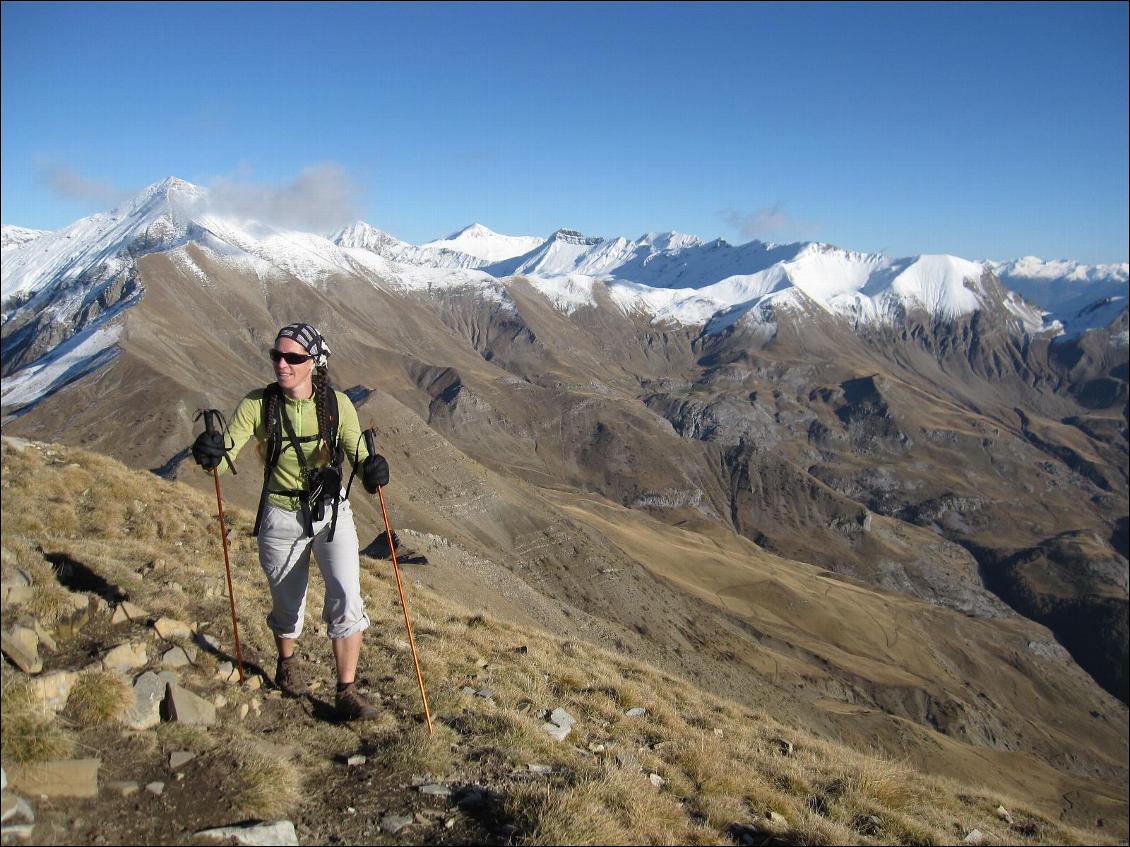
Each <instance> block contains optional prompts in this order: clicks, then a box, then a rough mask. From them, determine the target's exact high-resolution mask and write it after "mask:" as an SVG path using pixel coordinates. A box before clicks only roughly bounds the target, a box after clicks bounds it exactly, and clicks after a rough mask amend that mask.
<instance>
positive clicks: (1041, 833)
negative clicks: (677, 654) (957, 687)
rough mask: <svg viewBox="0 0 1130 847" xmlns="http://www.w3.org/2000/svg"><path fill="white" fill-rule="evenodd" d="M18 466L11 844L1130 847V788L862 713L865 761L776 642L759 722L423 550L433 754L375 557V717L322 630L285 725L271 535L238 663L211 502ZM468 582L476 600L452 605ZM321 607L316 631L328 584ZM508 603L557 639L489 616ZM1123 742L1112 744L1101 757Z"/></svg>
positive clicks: (245, 574)
mask: <svg viewBox="0 0 1130 847" xmlns="http://www.w3.org/2000/svg"><path fill="white" fill-rule="evenodd" d="M2 451H3V452H2V467H3V474H2V480H0V486H2V487H3V491H4V500H5V504H6V509H7V510H10V511H8V513H7V516H6V519H5V521H4V523H3V526H2V527H0V576H2V579H0V591H2V595H0V603H2V605H3V609H4V633H3V652H4V655H5V662H4V663H3V665H2V667H0V681H2V685H3V694H4V721H3V725H2V726H0V740H2V743H3V781H4V784H3V803H4V806H3V808H4V817H3V837H4V840H5V841H6V842H8V841H16V840H17V839H19V840H23V841H29V840H30V841H31V842H33V843H37V844H101V843H127V844H183V843H193V844H200V843H214V842H221V843H232V842H233V840H236V839H238V840H239V842H240V843H272V844H297V843H305V844H311V843H312V844H329V843H375V844H390V843H428V844H465V843H477V844H507V843H557V844H617V843H632V842H638V841H647V842H648V843H662V844H670V843H709V844H764V843H774V844H808V843H855V842H857V841H859V840H860V839H862V838H866V839H868V842H869V843H880V844H887V843H891V844H898V843H909V842H916V843H919V842H925V843H947V842H951V841H965V842H977V841H979V840H982V841H983V840H992V841H1009V842H1014V843H1024V844H1081V843H1108V842H1110V843H1115V842H1117V841H1118V839H1125V836H1126V825H1125V806H1126V803H1125V796H1124V791H1123V792H1121V796H1119V792H1118V790H1117V788H1116V787H1114V788H1113V790H1112V787H1110V786H1108V783H1107V782H1106V781H1105V780H1104V779H1101V778H1095V777H1094V776H1072V775H1070V774H1065V773H1063V772H1062V769H1057V768H1053V767H1051V766H1049V765H1047V764H1045V763H1043V762H1041V761H1040V760H1039V759H1036V758H1033V757H1031V756H1029V755H1028V754H1025V753H1006V752H1002V751H995V750H991V749H990V750H986V749H983V748H979V747H975V746H972V745H969V744H965V743H962V742H959V741H955V740H952V739H946V740H945V743H944V744H942V745H937V744H933V743H918V741H915V742H911V741H910V739H918V740H921V741H924V742H925V741H927V740H928V739H929V738H930V737H931V736H933V735H934V733H933V732H931V731H929V730H925V729H920V728H918V727H917V726H916V725H915V724H914V723H913V722H909V723H907V722H903V726H902V727H901V729H900V730H899V733H900V735H901V737H902V738H903V743H904V744H907V752H906V754H905V755H900V756H899V761H895V760H893V759H892V758H888V757H884V756H877V755H876V754H875V750H874V749H873V747H872V743H871V739H870V738H869V737H868V736H869V734H870V733H869V732H867V731H866V730H867V728H868V727H869V726H871V727H873V726H879V727H881V726H882V723H883V721H882V719H881V718H879V717H878V716H876V715H870V716H868V715H867V713H866V712H865V711H858V712H857V713H856V715H855V716H854V718H852V719H853V720H855V721H857V722H858V726H859V729H861V730H864V732H862V733H861V734H860V735H859V736H857V737H854V738H853V739H852V740H851V741H850V742H849V743H848V744H846V745H845V744H844V743H842V742H840V741H838V740H836V739H837V736H838V735H839V732H837V731H829V729H827V728H823V727H821V726H819V722H818V723H817V725H813V723H812V722H811V719H810V718H811V715H810V711H811V709H810V707H809V706H807V705H806V704H805V702H804V701H803V699H797V698H796V697H795V696H794V695H792V694H790V692H789V685H788V683H787V681H786V680H787V677H788V675H789V671H788V667H789V666H790V665H792V664H793V663H794V662H795V661H796V660H797V659H798V658H799V657H798V656H797V655H796V654H795V653H793V652H792V651H791V650H790V649H788V647H787V646H786V645H784V644H783V643H781V642H773V643H771V642H770V641H769V640H768V639H767V640H766V644H765V647H766V655H767V656H773V657H774V662H776V663H779V664H778V665H777V670H776V671H775V672H774V673H772V674H769V673H765V674H757V675H751V676H747V677H746V679H745V681H744V684H745V686H746V693H747V695H750V694H752V695H754V698H755V699H757V700H759V701H760V702H762V703H763V704H764V705H763V707H761V708H755V707H752V706H750V705H746V704H742V703H738V702H735V701H733V700H729V699H726V698H723V697H719V696H717V695H716V694H715V693H713V692H711V691H708V690H704V689H703V688H698V687H696V686H693V685H691V684H689V683H688V682H687V681H685V680H684V679H681V678H679V677H677V676H673V675H671V674H668V673H665V672H663V671H661V670H659V669H657V668H655V667H654V666H652V665H649V664H648V663H646V662H641V661H639V660H638V659H636V658H633V657H631V656H628V655H625V654H624V652H623V651H622V650H620V649H617V648H614V647H612V649H609V647H611V645H608V646H607V647H602V646H600V645H597V644H593V643H591V642H586V641H585V640H583V639H579V638H576V637H574V636H572V635H571V634H570V633H572V632H575V631H577V630H578V629H580V628H587V627H589V626H593V625H595V626H596V627H597V628H598V629H602V628H603V627H604V626H605V625H604V624H602V623H601V622H599V621H597V620H596V619H593V618H589V617H587V616H586V615H585V614H584V613H583V612H581V611H580V610H578V609H576V608H575V607H571V606H569V605H568V604H564V603H560V604H559V603H556V602H553V601H551V600H550V599H549V598H547V597H545V596H544V595H541V594H539V593H538V592H536V591H532V590H527V591H526V592H525V593H524V594H522V593H521V592H518V591H517V590H516V588H517V586H514V585H508V582H509V581H508V580H506V579H504V580H503V582H502V583H501V591H499V590H498V588H497V587H496V584H495V583H494V580H495V579H496V578H497V577H498V576H500V575H505V574H506V570H505V568H504V567H502V566H500V565H496V564H494V563H491V562H488V561H486V560H484V559H480V558H479V557H477V556H475V555H473V554H471V553H470V552H469V551H467V550H465V549H462V548H461V547H460V546H458V545H457V544H455V543H452V541H451V539H449V538H445V537H443V536H440V535H436V534H422V533H418V532H413V531H410V530H407V529H405V530H403V531H402V532H400V533H398V534H399V535H401V536H402V540H401V545H402V548H401V552H402V553H404V552H406V551H405V549H404V546H405V545H406V544H407V543H410V544H412V545H413V546H414V547H415V548H416V550H417V555H416V556H413V557H404V559H402V562H403V561H404V560H405V559H407V560H410V561H415V562H417V563H419V562H420V561H421V560H424V559H425V558H426V561H427V564H426V565H425V566H422V565H420V564H413V565H408V564H404V565H402V571H403V574H404V580H403V582H404V585H405V586H406V590H407V597H408V606H409V609H410V618H411V621H412V626H413V631H414V640H415V642H416V645H417V650H418V653H419V656H420V661H421V666H422V671H423V677H424V680H425V690H426V691H427V699H428V702H429V709H428V714H429V715H430V716H431V732H429V731H428V722H427V717H426V716H425V711H424V707H423V700H422V698H421V696H420V692H419V688H418V686H417V684H416V678H415V674H414V672H413V662H412V659H411V651H410V645H409V644H408V642H407V641H406V631H405V628H404V622H403V616H402V612H401V609H400V605H399V600H398V599H397V597H398V591H397V589H396V586H395V581H394V579H393V575H392V573H391V567H390V563H389V562H388V561H387V560H380V559H377V558H369V557H368V556H366V557H363V558H362V572H361V584H362V589H363V592H364V595H365V598H366V603H367V607H368V613H369V616H370V618H371V619H372V621H373V626H372V627H371V628H370V629H369V630H368V631H367V632H366V635H365V647H364V650H363V653H362V661H361V665H360V677H359V684H360V685H362V686H364V687H365V688H366V689H367V690H368V693H369V697H370V698H371V699H372V700H373V701H374V702H375V703H377V704H379V707H380V715H379V717H378V718H377V719H376V720H374V721H371V722H366V723H355V724H349V725H342V724H339V723H337V722H335V721H334V720H333V719H332V706H331V704H330V702H329V701H330V700H332V698H333V694H332V685H333V670H332V660H331V658H330V650H329V647H328V645H327V644H326V643H325V639H324V637H323V636H322V635H321V634H320V633H319V632H317V631H316V628H317V625H316V622H315V621H313V620H310V621H309V622H308V624H309V626H308V630H309V632H308V635H307V637H304V638H303V639H302V640H301V641H300V645H299V654H298V655H299V660H300V662H301V667H302V672H303V675H304V677H305V678H306V680H307V681H308V683H309V689H310V690H309V693H308V694H307V695H305V696H303V697H300V698H296V699H287V698H284V697H282V696H281V694H280V692H279V691H278V690H277V689H275V687H274V685H273V684H272V681H271V677H270V674H271V672H272V669H273V664H274V662H273V644H272V639H271V636H270V633H269V631H268V630H267V629H266V626H265V624H264V619H265V616H266V612H267V610H268V607H269V601H268V598H267V596H266V592H265V591H264V590H263V587H262V584H261V581H260V579H259V578H258V577H257V575H256V574H257V566H256V565H255V561H254V559H255V552H254V539H252V538H250V537H249V536H248V534H247V529H248V527H249V526H250V524H251V521H252V515H251V514H250V513H249V512H246V511H243V510H241V509H234V508H225V513H226V525H227V526H228V527H229V528H230V529H231V530H232V538H231V561H232V570H233V574H232V581H231V583H232V585H233V586H234V598H235V605H236V606H237V608H238V619H239V633H240V638H239V642H240V644H241V645H242V646H241V648H239V649H238V650H236V649H235V646H234V645H235V639H234V638H233V631H232V627H231V616H230V603H229V599H228V593H227V592H228V581H227V578H226V575H225V573H226V572H225V567H224V564H223V559H222V556H221V555H220V553H219V538H218V534H219V525H218V521H217V519H216V514H215V509H216V502H215V498H214V495H213V492H206V493H204V492H197V491H194V490H192V489H190V488H188V487H187V486H184V485H180V484H172V483H168V482H165V481H164V480H161V479H159V478H157V477H156V476H154V475H152V474H148V473H145V472H138V471H130V470H128V469H127V468H125V467H124V466H123V465H121V464H119V463H118V462H115V461H113V460H110V459H107V458H106V457H103V456H98V455H96V454H93V453H90V452H87V451H84V450H79V449H76V448H72V447H65V446H61V445H50V444H40V443H28V442H25V441H22V440H19V439H10V438H4V439H3V445H2ZM357 499H359V498H357ZM421 554H426V556H425V555H421ZM385 555H386V556H387V549H386V550H385ZM468 572H471V573H473V574H474V579H473V580H472V581H470V582H467V583H465V585H466V589H465V590H461V591H459V592H458V593H459V595H460V599H461V601H462V602H455V601H454V600H453V599H451V597H450V596H449V595H451V594H452V593H455V592H453V591H452V588H451V586H452V582H453V581H458V580H459V579H460V578H461V577H463V578H465V576H466V574H467V573H468ZM425 582H427V583H430V584H433V585H435V586H437V588H438V589H439V590H432V589H430V588H428V587H427V585H425V584H424V583H425ZM786 585H787V583H782V584H781V588H782V589H786ZM828 585H829V587H830V588H831V589H832V590H833V591H836V592H837V593H840V592H853V593H856V594H858V595H859V597H860V602H862V603H864V604H869V603H871V602H872V599H874V598H872V599H869V598H868V596H866V595H868V594H870V592H860V591H859V589H858V588H852V587H850V586H846V585H842V584H841V586H840V587H836V586H835V584H834V583H828ZM786 590H787V589H786ZM311 591H312V596H311V605H312V606H313V607H315V608H316V607H317V606H318V605H319V604H320V602H321V593H322V586H321V584H320V582H319V581H317V580H315V581H314V582H313V583H312V585H311ZM500 594H506V595H510V596H512V597H514V598H515V599H516V600H517V603H518V605H520V606H521V607H523V608H524V609H525V611H526V614H527V615H533V616H537V617H539V618H540V619H541V623H540V624H539V625H527V624H523V623H520V622H517V621H514V620H513V616H512V615H507V616H506V617H508V618H510V620H508V621H507V620H503V619H501V618H500V617H498V616H495V615H492V614H490V613H488V612H486V611H484V608H483V603H487V604H490V603H492V602H494V600H495V598H497V597H498V596H499V595H500ZM889 602H893V603H896V604H904V603H906V602H907V601H905V600H900V599H898V598H897V597H896V596H894V595H892V596H891V597H890V598H889ZM913 605H914V604H913V603H911V604H909V605H908V606H907V608H912V607H913ZM918 605H919V606H922V605H925V604H918ZM927 614H933V613H931V612H929V611H927ZM573 616H578V617H575V618H574V617H573ZM547 630H548V631H547ZM625 637H630V636H627V635H626V634H625ZM896 637H897V636H896ZM904 637H911V638H914V637H916V636H914V635H913V634H911V633H910V632H909V631H907V630H904ZM239 657H242V664H240V659H239ZM1049 658H1053V656H1052V654H1051V653H1048V654H1046V655H1045V656H1044V658H1043V659H1036V658H1035V656H1034V655H1033V657H1032V658H1026V659H1022V660H1021V661H1022V662H1028V661H1039V662H1042V661H1044V660H1045V659H1049ZM241 671H242V677H243V679H242V683H241ZM778 671H779V673H778ZM1053 677H1054V678H1055V679H1062V677H1059V676H1058V675H1056V674H1054V673H1053ZM713 687H714V686H711V688H713ZM1052 696H1053V698H1054V696H1055V695H1054V694H1053V695H1052ZM770 704H772V707H770ZM844 718H845V719H847V716H844ZM1108 720H1115V721H1117V720H1118V717H1117V715H1116V714H1105V713H1101V714H1100V716H1099V717H1095V718H1093V721H1095V724H1094V726H1095V729H1093V730H1092V732H1097V733H1098V734H1102V733H1103V732H1105V731H1108V730H1109V727H1104V724H1105V722H1106V721H1108ZM1096 740H1097V738H1096ZM853 747H855V748H856V749H852V748H853ZM1018 762H1021V763H1023V766H1022V767H1017V764H1018ZM940 774H945V775H946V776H945V777H943V776H941V775H940ZM947 777H948V778H947ZM249 839H254V840H249Z"/></svg>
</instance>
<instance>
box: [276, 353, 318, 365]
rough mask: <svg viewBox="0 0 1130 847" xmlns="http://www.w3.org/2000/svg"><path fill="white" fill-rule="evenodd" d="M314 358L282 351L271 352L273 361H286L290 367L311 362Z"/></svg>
mask: <svg viewBox="0 0 1130 847" xmlns="http://www.w3.org/2000/svg"><path fill="white" fill-rule="evenodd" d="M313 358H314V357H313V356H308V355H307V354H305V353H284V352H283V351H282V350H274V349H272V350H271V361H272V362H277V361H279V359H286V363H287V364H288V365H301V364H302V363H303V362H309V361H310V360H311V359H313Z"/></svg>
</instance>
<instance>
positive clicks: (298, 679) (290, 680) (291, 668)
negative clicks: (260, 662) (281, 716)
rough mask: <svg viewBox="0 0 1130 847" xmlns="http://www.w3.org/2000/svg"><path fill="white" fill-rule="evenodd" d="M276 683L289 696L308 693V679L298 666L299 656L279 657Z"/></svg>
mask: <svg viewBox="0 0 1130 847" xmlns="http://www.w3.org/2000/svg"><path fill="white" fill-rule="evenodd" d="M275 685H277V686H278V688H279V691H281V692H282V693H283V694H284V695H286V696H287V697H301V696H302V695H303V694H305V693H306V681H305V680H304V679H303V678H302V671H301V670H300V669H299V667H298V656H297V655H295V656H288V657H287V658H285V659H284V658H282V657H281V656H280V657H279V662H278V664H277V665H276V666H275Z"/></svg>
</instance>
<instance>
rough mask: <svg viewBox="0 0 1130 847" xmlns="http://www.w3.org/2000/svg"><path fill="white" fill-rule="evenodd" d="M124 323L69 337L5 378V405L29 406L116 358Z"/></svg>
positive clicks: (2, 399) (2, 393)
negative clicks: (32, 362)
mask: <svg viewBox="0 0 1130 847" xmlns="http://www.w3.org/2000/svg"><path fill="white" fill-rule="evenodd" d="M121 334H122V325H121V324H116V325H112V326H100V327H96V328H94V329H90V330H87V331H85V332H81V333H78V334H77V335H74V336H72V337H71V338H68V339H67V340H66V341H64V342H63V343H62V344H60V345H59V346H58V347H56V348H55V349H54V350H52V351H51V352H50V353H48V354H47V355H45V356H42V357H40V358H39V359H38V360H36V362H35V363H34V364H32V365H29V366H28V367H26V368H23V369H21V370H20V371H18V372H17V373H16V374H14V375H13V376H10V377H6V378H5V379H4V385H3V389H2V390H0V403H2V404H3V406H4V407H5V408H9V409H14V410H16V411H19V410H20V409H26V408H27V407H28V406H30V405H31V404H33V403H36V402H38V401H39V400H41V399H43V398H44V397H46V396H48V395H50V394H53V393H55V392H56V391H58V390H59V389H60V388H62V387H64V386H65V385H68V384H70V383H72V382H74V381H75V380H76V379H79V378H80V377H82V376H84V375H86V374H88V373H90V372H91V371H93V370H96V369H98V368H100V367H102V366H103V365H105V364H107V363H109V362H110V361H112V360H113V359H114V358H115V357H116V356H117V355H118V352H119V351H118V348H117V347H116V344H117V342H118V339H119V338H120V337H121Z"/></svg>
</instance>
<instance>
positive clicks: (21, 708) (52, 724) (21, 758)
mask: <svg viewBox="0 0 1130 847" xmlns="http://www.w3.org/2000/svg"><path fill="white" fill-rule="evenodd" d="M2 692H3V693H2V697H0V700H2V702H3V711H4V721H3V725H2V727H0V748H2V749H0V753H2V755H3V757H4V760H5V761H9V762H14V763H16V764H21V765H26V764H32V763H34V762H45V761H48V760H50V759H62V758H65V757H67V756H69V755H71V752H72V751H73V750H74V745H75V742H74V737H73V736H72V735H71V734H70V733H69V732H67V731H66V730H64V729H63V728H62V727H61V726H60V725H59V723H58V721H57V720H56V719H55V716H54V714H53V713H52V712H51V711H50V710H48V709H47V708H46V707H45V706H44V704H43V701H42V699H41V698H40V697H39V695H38V694H37V693H36V692H35V690H34V688H33V686H32V685H31V683H30V682H29V681H27V680H23V679H18V680H13V681H11V682H8V683H6V684H5V685H4V687H3V689H2Z"/></svg>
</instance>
